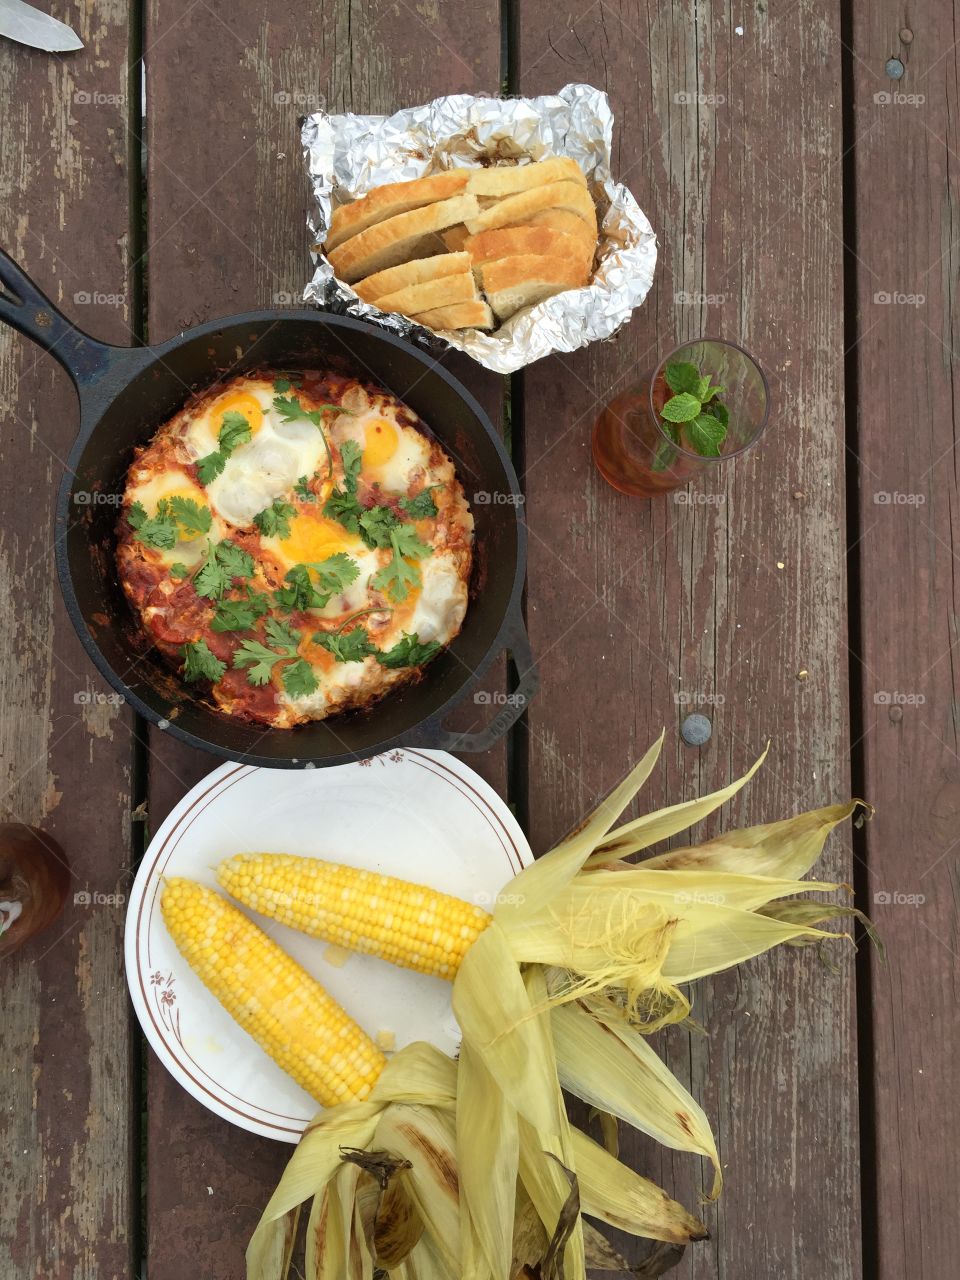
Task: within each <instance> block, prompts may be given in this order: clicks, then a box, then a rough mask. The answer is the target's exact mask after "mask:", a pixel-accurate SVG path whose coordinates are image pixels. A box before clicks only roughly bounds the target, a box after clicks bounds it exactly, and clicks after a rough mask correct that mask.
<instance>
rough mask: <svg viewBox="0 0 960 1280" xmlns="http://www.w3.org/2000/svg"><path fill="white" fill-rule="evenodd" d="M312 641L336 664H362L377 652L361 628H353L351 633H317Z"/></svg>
mask: <svg viewBox="0 0 960 1280" xmlns="http://www.w3.org/2000/svg"><path fill="white" fill-rule="evenodd" d="M313 639H314V642H315V643H316V644H318V645H320V647H321V648H323V649H326V650H327V652H328V653H332V654H333V656H334V657H335V658H336V660H337V662H362V661H363V660H364V658H368V657H369V656H370V654H372V653H376V652H377V647H376V645H374V644H372V643H371V641H370V637H369V636H368V635H367V633H366V631H365V630H364V629H363V627H354V628H353V629H352V630H351V631H318V632H317V634H316V635H315V636H314V637H313Z"/></svg>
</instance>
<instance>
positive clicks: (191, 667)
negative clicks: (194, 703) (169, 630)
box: [181, 640, 227, 683]
mask: <svg viewBox="0 0 960 1280" xmlns="http://www.w3.org/2000/svg"><path fill="white" fill-rule="evenodd" d="M181 652H182V655H183V678H184V679H185V680H191V681H193V680H212V681H213V682H214V683H216V682H217V681H218V680H219V679H221V677H222V676H223V674H224V672H225V671H226V669H227V664H226V663H225V662H221V661H220V659H219V658H218V657H216V655H215V654H213V653H211V652H210V649H209V647H208V646H207V642H206V640H192V641H190V642H189V643H187V644H185V645H184V646H183V649H182V650H181Z"/></svg>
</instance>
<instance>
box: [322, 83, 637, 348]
mask: <svg viewBox="0 0 960 1280" xmlns="http://www.w3.org/2000/svg"><path fill="white" fill-rule="evenodd" d="M612 136H613V114H612V113H611V111H610V104H609V102H608V101H607V95H606V94H605V93H601V92H600V90H599V89H594V88H593V87H592V86H591V85H587V84H568V85H566V86H565V87H564V88H563V89H561V90H560V92H559V93H556V94H548V95H545V96H544V97H541V98H476V97H471V96H468V95H467V94H455V95H451V96H449V97H446V98H436V99H435V100H434V101H433V102H428V103H425V104H424V105H423V106H420V107H411V108H410V109H409V110H406V111H397V112H396V113H395V114H394V115H392V116H358V115H350V114H348V115H337V116H333V115H327V113H326V112H322V111H321V112H317V113H315V114H314V115H310V116H308V117H307V118H306V120H304V122H303V128H302V133H301V137H302V140H303V149H304V157H305V159H306V163H307V169H308V172H309V174H310V182H311V185H312V188H313V195H314V199H315V202H316V204H315V208H314V209H313V210H312V211H311V213H310V216H309V217H308V219H307V225H308V226H309V228H310V231H311V233H312V235H313V245H312V249H311V252H312V255H313V260H314V262H315V263H316V270H315V272H314V275H313V279H312V280H311V281H310V283H309V284H308V285H307V287H306V289H305V291H304V299H305V301H307V302H314V303H316V304H317V305H318V306H322V307H327V308H329V309H330V310H333V311H339V312H345V313H347V314H349V315H354V316H360V317H363V318H365V319H368V320H375V321H376V322H377V323H378V324H381V325H383V326H384V328H388V329H391V330H393V331H394V332H395V333H397V334H400V335H401V336H403V337H408V338H412V339H414V340H416V341H417V342H418V343H420V344H421V345H423V346H427V347H428V348H430V349H432V350H434V351H438V352H439V351H441V350H443V349H444V348H445V347H448V346H449V347H456V348H457V349H458V350H460V351H465V352H466V353H467V354H468V355H470V356H473V358H474V359H475V360H478V361H479V362H480V364H482V365H486V367H487V368H488V369H493V370H494V371H495V372H497V373H512V372H513V371H514V370H515V369H521V368H523V366H524V365H528V364H532V363H533V361H534V360H539V359H540V358H541V357H542V356H547V355H550V353H551V352H554V351H575V350H576V349H577V348H578V347H583V346H586V344H587V343H588V342H595V341H596V340H597V339H599V338H609V337H610V336H611V334H613V333H615V332H616V330H617V329H619V328H620V326H621V325H622V324H624V323H626V321H627V320H628V319H629V318H630V313H631V311H632V310H633V308H634V307H637V306H639V305H640V303H641V302H642V301H643V300H644V298H645V297H646V295H647V291H648V290H649V288H650V285H651V283H652V282H653V270H654V267H655V265H656V261H657V241H656V237H655V236H654V233H653V229H652V227H651V226H650V223H649V222H648V221H647V218H646V217H645V215H644V214H643V212H642V210H641V209H640V206H639V205H638V204H637V202H636V200H635V199H634V198H633V196H632V195H631V193H630V192H629V191H628V190H627V188H626V187H625V186H623V185H622V184H618V183H616V182H615V181H614V179H613V176H612V174H611V172H610V148H611V141H612ZM549 155H558V156H570V157H571V158H572V159H574V160H576V161H577V163H578V164H579V165H580V167H581V169H582V170H583V172H584V174H585V175H586V178H587V183H588V185H589V187H590V190H591V193H592V194H593V197H594V200H595V202H596V204H597V213H598V220H599V223H600V242H599V246H598V253H597V259H596V266H595V269H594V274H593V278H592V281H591V283H590V284H589V285H588V286H587V287H586V288H584V289H570V290H567V291H566V292H565V293H558V294H556V295H555V296H554V297H552V298H547V299H546V300H545V301H544V302H540V303H537V304H536V305H535V306H532V307H525V308H524V309H523V310H521V311H519V312H517V314H516V315H513V316H511V317H510V319H509V320H507V321H506V323H504V324H503V325H501V326H500V328H499V329H497V330H496V331H495V332H493V333H483V332H481V331H480V330H478V329H467V330H462V331H460V332H457V333H450V332H447V333H443V334H442V335H441V334H437V333H434V332H433V330H431V329H426V328H424V327H423V326H422V325H418V324H414V322H413V321H412V320H408V319H407V318H406V317H405V316H401V315H397V314H396V313H388V312H384V311H380V310H378V308H377V307H373V306H370V305H369V304H368V303H365V302H362V301H361V300H360V298H358V297H357V295H356V294H355V293H354V291H353V289H351V288H350V286H349V285H348V284H344V282H343V281H342V280H338V279H337V278H336V276H335V275H334V272H333V268H332V267H331V266H330V263H329V262H328V261H327V259H326V257H325V256H324V255H323V253H322V252H321V251H320V249H319V245H320V244H322V242H323V240H324V238H325V237H326V234H327V228H328V226H329V224H330V215H331V208H332V205H334V204H337V203H340V202H342V201H343V200H345V199H354V198H356V197H358V196H362V195H365V194H366V193H367V192H368V191H371V190H372V189H373V188H374V187H379V186H382V185H383V184H384V183H386V182H403V181H406V180H408V179H410V178H420V177H423V176H424V175H426V174H432V173H439V172H441V171H442V170H445V169H452V168H463V167H473V166H476V165H478V164H480V163H481V162H489V161H505V160H508V161H509V160H518V161H519V162H520V163H523V162H524V161H525V160H528V159H530V160H539V159H542V158H544V157H545V156H549Z"/></svg>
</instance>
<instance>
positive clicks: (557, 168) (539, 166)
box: [467, 156, 586, 196]
mask: <svg viewBox="0 0 960 1280" xmlns="http://www.w3.org/2000/svg"><path fill="white" fill-rule="evenodd" d="M563 181H569V182H579V183H581V184H582V185H584V186H586V179H585V178H584V176H583V170H582V169H581V168H580V166H579V165H578V164H577V162H576V160H571V159H570V158H569V157H568V156H553V157H551V158H550V159H549V160H537V161H535V162H534V163H533V164H523V165H507V164H501V165H492V166H491V167H490V168H489V169H473V170H471V171H470V177H469V179H468V181H467V191H468V192H469V193H470V195H473V196H511V195H514V194H515V193H516V192H517V191H528V190H529V189H530V188H531V187H541V186H543V185H544V184H545V183H547V182H563Z"/></svg>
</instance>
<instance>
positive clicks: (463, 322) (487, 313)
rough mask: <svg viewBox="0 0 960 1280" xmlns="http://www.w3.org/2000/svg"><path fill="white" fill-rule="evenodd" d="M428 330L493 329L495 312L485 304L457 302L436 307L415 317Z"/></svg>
mask: <svg viewBox="0 0 960 1280" xmlns="http://www.w3.org/2000/svg"><path fill="white" fill-rule="evenodd" d="M413 319H414V320H416V322H417V324H425V325H426V326H427V328H428V329H492V328H493V324H494V320H493V312H492V311H491V310H490V308H489V307H488V306H487V304H486V303H485V302H480V301H479V300H477V301H476V302H457V303H455V304H454V305H452V306H449V307H434V308H433V310H431V311H421V312H420V314H419V315H415V316H414V317H413Z"/></svg>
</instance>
